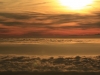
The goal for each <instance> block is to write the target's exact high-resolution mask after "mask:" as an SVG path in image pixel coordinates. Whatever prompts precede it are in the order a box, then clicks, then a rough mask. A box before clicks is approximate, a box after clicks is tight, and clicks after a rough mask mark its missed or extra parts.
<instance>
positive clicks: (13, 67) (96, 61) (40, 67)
mask: <svg viewBox="0 0 100 75" xmlns="http://www.w3.org/2000/svg"><path fill="white" fill-rule="evenodd" d="M50 71H52V72H71V71H75V72H100V56H52V57H51V56H28V55H27V56H26V55H24V56H22V55H0V72H50Z"/></svg>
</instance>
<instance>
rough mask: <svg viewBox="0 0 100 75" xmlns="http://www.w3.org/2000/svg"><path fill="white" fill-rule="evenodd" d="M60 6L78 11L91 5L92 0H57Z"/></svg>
mask: <svg viewBox="0 0 100 75" xmlns="http://www.w3.org/2000/svg"><path fill="white" fill-rule="evenodd" d="M59 2H60V4H61V5H62V6H65V7H67V8H69V9H72V10H80V9H84V8H85V7H87V6H89V5H91V4H92V3H93V0H59Z"/></svg>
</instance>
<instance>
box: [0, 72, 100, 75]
mask: <svg viewBox="0 0 100 75" xmlns="http://www.w3.org/2000/svg"><path fill="white" fill-rule="evenodd" d="M0 75H100V72H0Z"/></svg>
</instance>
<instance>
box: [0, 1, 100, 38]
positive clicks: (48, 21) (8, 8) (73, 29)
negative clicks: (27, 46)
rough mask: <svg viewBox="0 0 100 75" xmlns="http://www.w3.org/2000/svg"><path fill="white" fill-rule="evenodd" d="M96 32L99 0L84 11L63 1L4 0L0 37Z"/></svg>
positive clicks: (0, 5) (99, 27) (99, 18)
mask: <svg viewBox="0 0 100 75" xmlns="http://www.w3.org/2000/svg"><path fill="white" fill-rule="evenodd" d="M74 1H75V0H74ZM74 1H73V2H74ZM96 34H100V1H99V0H93V3H92V4H89V5H88V6H86V7H84V8H83V9H80V10H72V9H69V8H68V7H67V6H66V7H65V6H63V5H61V3H60V2H59V0H17V1H15V0H0V37H28V36H29V37H66V36H69V35H82V36H83V35H84V36H85V35H86V36H87V35H96Z"/></svg>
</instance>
